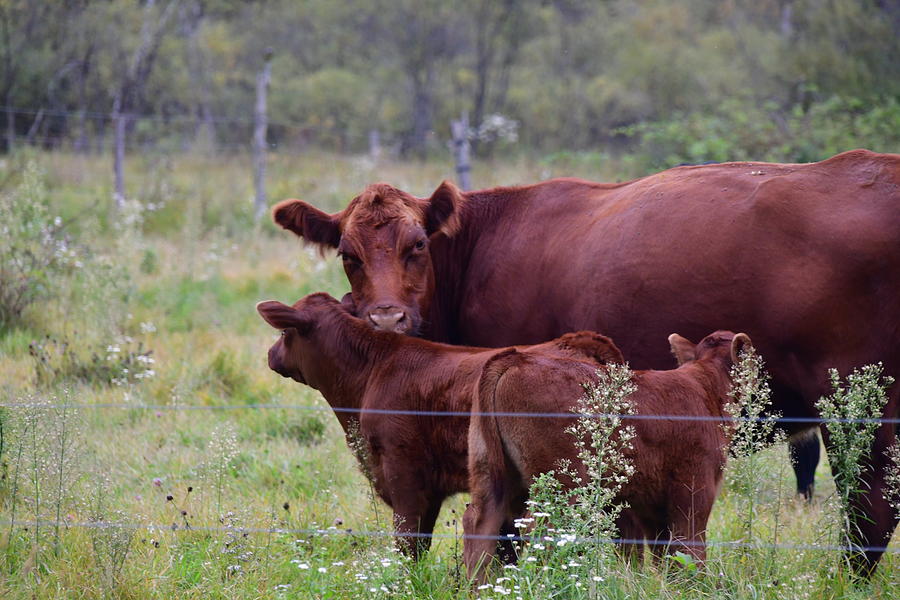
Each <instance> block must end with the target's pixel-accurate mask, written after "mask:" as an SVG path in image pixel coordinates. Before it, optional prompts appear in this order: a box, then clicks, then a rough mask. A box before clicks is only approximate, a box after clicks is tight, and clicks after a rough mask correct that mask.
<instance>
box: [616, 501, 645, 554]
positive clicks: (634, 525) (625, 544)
mask: <svg viewBox="0 0 900 600" xmlns="http://www.w3.org/2000/svg"><path fill="white" fill-rule="evenodd" d="M616 529H618V531H619V538H620V539H621V540H623V541H621V542H619V544H618V546H619V554H621V556H622V558H623V559H625V560H626V561H628V562H630V563H631V564H632V565H639V564H641V562H643V559H644V556H643V555H644V542H643V540H644V538H645V537H646V533H645V532H644V529H643V528H642V527H641V525H640V524H639V523H638V521H637V519H636V517H635V516H634V514H633V512H632V511H630V510H627V509H626V510H625V511H624V512H623V513H622V514H621V515H620V516H619V518H618V519H617V520H616Z"/></svg>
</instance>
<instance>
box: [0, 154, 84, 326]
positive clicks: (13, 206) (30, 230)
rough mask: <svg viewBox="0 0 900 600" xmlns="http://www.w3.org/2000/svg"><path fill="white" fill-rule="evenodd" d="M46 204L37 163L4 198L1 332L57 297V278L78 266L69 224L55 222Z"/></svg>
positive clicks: (0, 213) (0, 198) (0, 199)
mask: <svg viewBox="0 0 900 600" xmlns="http://www.w3.org/2000/svg"><path fill="white" fill-rule="evenodd" d="M46 200H47V190H46V188H45V187H44V183H43V179H42V174H41V172H40V171H39V170H38V168H37V167H36V166H35V164H34V163H33V162H31V163H29V164H28V166H27V168H26V169H25V172H24V177H23V180H22V183H21V185H19V186H18V187H17V188H16V189H15V190H14V191H13V192H11V193H9V194H3V195H0V329H6V328H9V327H11V326H13V325H16V324H18V322H19V320H20V319H21V317H22V312H23V311H24V310H25V309H26V308H27V307H28V306H30V305H31V304H33V303H34V302H36V301H38V300H40V299H43V298H46V297H49V296H51V295H52V294H53V289H54V285H53V284H54V280H55V279H56V278H57V277H59V276H61V275H63V274H64V273H65V272H66V271H67V270H68V268H69V267H70V266H72V265H74V266H78V260H77V255H76V253H75V251H74V249H73V248H72V246H71V243H70V241H69V239H68V236H66V234H65V224H64V223H63V221H62V219H60V218H59V217H51V215H50V211H49V209H48V208H47V201H46Z"/></svg>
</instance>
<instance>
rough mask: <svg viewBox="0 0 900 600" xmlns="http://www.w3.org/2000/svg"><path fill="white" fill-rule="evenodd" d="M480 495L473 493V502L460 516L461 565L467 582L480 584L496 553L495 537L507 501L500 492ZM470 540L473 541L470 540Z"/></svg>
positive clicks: (502, 521)
mask: <svg viewBox="0 0 900 600" xmlns="http://www.w3.org/2000/svg"><path fill="white" fill-rule="evenodd" d="M495 491H497V490H496V489H495V490H491V491H488V492H485V493H479V491H478V490H473V493H472V502H470V503H469V506H468V508H466V512H465V514H464V515H463V532H464V533H465V536H466V537H465V540H464V541H463V561H464V562H465V563H466V572H467V573H468V576H469V579H474V580H475V581H476V582H478V583H483V582H484V581H485V579H487V571H488V568H489V567H490V563H491V561H492V560H493V558H494V553H495V552H496V550H497V535H498V534H499V532H500V530H501V527H503V525H504V523H505V522H506V521H507V520H508V519H507V506H506V504H507V503H506V498H505V497H504V495H503V493H502V491H501V492H500V493H499V494H497V493H493V492H495ZM470 536H472V537H470Z"/></svg>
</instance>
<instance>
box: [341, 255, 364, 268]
mask: <svg viewBox="0 0 900 600" xmlns="http://www.w3.org/2000/svg"><path fill="white" fill-rule="evenodd" d="M341 258H342V259H343V260H344V265H346V266H352V267H358V266H359V265H360V264H362V261H361V260H359V259H358V258H357V257H355V256H353V255H352V254H347V253H346V252H341Z"/></svg>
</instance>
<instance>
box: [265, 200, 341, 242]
mask: <svg viewBox="0 0 900 600" xmlns="http://www.w3.org/2000/svg"><path fill="white" fill-rule="evenodd" d="M340 215H341V213H337V214H334V215H329V214H328V213H326V212H322V211H321V210H319V209H318V208H316V207H315V206H312V205H311V204H307V203H306V202H303V201H302V200H294V199H291V200H284V201H283V202H279V203H278V204H276V205H275V206H273V207H272V220H273V221H275V223H277V224H278V225H280V226H281V227H283V228H284V229H287V230H289V231H293V232H294V233H296V234H297V235H298V236H300V237H301V238H303V239H304V241H306V242H309V243H311V244H316V245H318V246H319V247H320V248H323V249H324V248H337V246H338V244H339V243H340V241H341V230H340V227H339V226H338V224H339V223H340Z"/></svg>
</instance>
